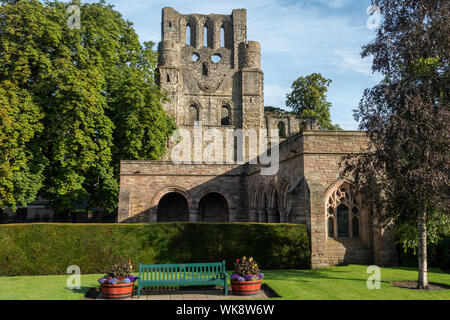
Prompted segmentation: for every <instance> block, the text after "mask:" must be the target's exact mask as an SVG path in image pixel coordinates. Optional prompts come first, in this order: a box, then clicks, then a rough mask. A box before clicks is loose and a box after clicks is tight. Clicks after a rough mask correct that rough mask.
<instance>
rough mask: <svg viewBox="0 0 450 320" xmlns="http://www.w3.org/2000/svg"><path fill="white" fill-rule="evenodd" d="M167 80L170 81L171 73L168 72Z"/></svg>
mask: <svg viewBox="0 0 450 320" xmlns="http://www.w3.org/2000/svg"><path fill="white" fill-rule="evenodd" d="M167 82H170V75H169V74H167Z"/></svg>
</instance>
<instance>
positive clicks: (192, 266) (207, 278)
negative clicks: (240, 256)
mask: <svg viewBox="0 0 450 320" xmlns="http://www.w3.org/2000/svg"><path fill="white" fill-rule="evenodd" d="M213 284H222V285H223V287H224V291H225V295H227V294H228V288H227V286H228V274H227V273H226V269H225V261H223V262H213V263H185V264H154V265H143V264H139V277H138V297H140V293H141V289H142V288H143V287H145V286H175V285H213Z"/></svg>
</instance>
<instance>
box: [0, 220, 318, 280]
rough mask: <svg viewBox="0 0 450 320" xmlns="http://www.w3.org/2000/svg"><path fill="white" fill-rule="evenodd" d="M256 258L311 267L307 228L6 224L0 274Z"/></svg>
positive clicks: (0, 229)
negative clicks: (68, 268)
mask: <svg viewBox="0 0 450 320" xmlns="http://www.w3.org/2000/svg"><path fill="white" fill-rule="evenodd" d="M242 256H247V257H250V256H252V257H253V258H254V259H255V260H256V261H257V262H258V264H259V265H260V266H261V269H262V270H264V269H266V270H267V269H293V268H296V269H297V268H309V267H310V250H309V245H308V237H307V234H306V228H305V226H304V225H296V224H259V223H153V224H53V223H51V224H44V223H36V224H14V225H0V276H13V275H46V274H66V270H67V267H68V266H70V265H77V266H79V267H80V268H81V272H82V273H83V274H88V273H103V272H105V271H106V269H108V268H109V267H110V266H111V265H112V264H113V263H115V262H117V261H119V260H121V261H128V259H131V261H132V262H133V265H134V266H135V269H137V268H138V264H139V262H141V263H145V264H156V263H189V262H216V261H222V260H225V261H226V263H227V268H228V269H231V268H232V267H233V261H234V260H235V259H236V258H239V257H242Z"/></svg>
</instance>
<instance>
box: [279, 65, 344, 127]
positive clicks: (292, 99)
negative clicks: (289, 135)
mask: <svg viewBox="0 0 450 320" xmlns="http://www.w3.org/2000/svg"><path fill="white" fill-rule="evenodd" d="M330 83H331V80H330V79H326V78H324V77H322V75H321V74H320V73H313V74H310V75H307V76H306V77H300V78H298V79H297V80H295V81H294V82H293V83H292V91H291V93H289V94H288V95H287V100H286V106H288V107H290V108H292V109H293V111H294V112H295V113H296V114H298V115H300V116H301V117H302V118H305V119H306V118H317V119H318V120H319V123H320V126H321V127H322V128H323V129H327V130H340V128H339V126H338V125H333V124H332V123H331V119H330V107H331V103H330V102H328V101H327V100H326V93H327V91H328V86H329V85H330Z"/></svg>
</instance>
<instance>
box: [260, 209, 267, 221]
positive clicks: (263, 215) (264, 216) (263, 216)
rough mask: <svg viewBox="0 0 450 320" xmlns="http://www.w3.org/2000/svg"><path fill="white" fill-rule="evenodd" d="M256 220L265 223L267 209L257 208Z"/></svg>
mask: <svg viewBox="0 0 450 320" xmlns="http://www.w3.org/2000/svg"><path fill="white" fill-rule="evenodd" d="M258 222H263V223H267V211H266V209H264V208H259V209H258Z"/></svg>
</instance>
